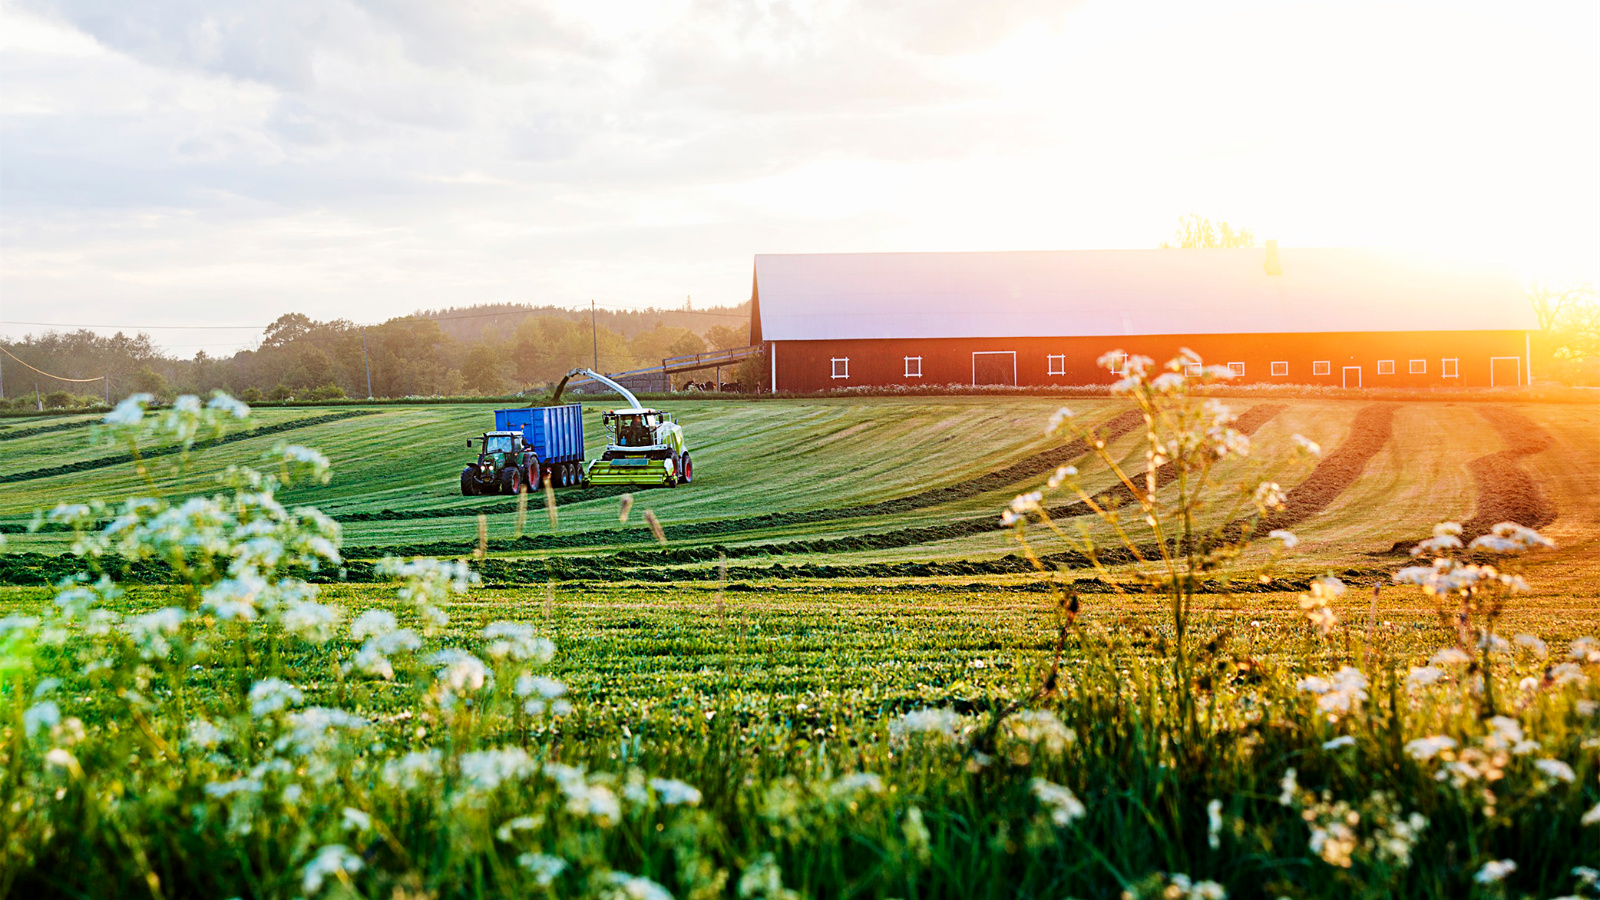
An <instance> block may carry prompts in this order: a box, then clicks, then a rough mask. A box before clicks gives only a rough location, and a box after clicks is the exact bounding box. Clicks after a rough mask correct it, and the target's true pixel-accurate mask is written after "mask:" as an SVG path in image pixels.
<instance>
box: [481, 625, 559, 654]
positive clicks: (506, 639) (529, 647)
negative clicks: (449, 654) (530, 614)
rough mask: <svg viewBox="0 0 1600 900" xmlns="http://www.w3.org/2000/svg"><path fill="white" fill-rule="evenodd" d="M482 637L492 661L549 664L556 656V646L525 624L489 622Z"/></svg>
mask: <svg viewBox="0 0 1600 900" xmlns="http://www.w3.org/2000/svg"><path fill="white" fill-rule="evenodd" d="M483 637H484V639H485V640H487V641H489V646H488V647H487V648H486V649H487V652H488V654H489V656H490V658H492V659H508V658H509V659H514V660H517V661H519V662H522V661H527V660H533V661H535V662H549V661H550V660H551V659H552V658H554V657H555V655H556V645H555V644H553V643H551V641H550V639H549V638H546V637H540V636H539V635H538V634H536V633H535V632H534V630H533V626H532V625H529V624H528V623H526V622H490V623H489V624H488V625H487V626H485V627H484V629H483Z"/></svg>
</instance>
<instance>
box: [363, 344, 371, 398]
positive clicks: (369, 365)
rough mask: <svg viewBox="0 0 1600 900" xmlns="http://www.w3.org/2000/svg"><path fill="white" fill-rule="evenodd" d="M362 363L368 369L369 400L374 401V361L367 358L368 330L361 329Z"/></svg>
mask: <svg viewBox="0 0 1600 900" xmlns="http://www.w3.org/2000/svg"><path fill="white" fill-rule="evenodd" d="M361 362H362V363H364V364H365V365H366V367H367V399H368V400H371V399H372V360H371V359H369V358H367V330H366V329H365V328H363V329H361Z"/></svg>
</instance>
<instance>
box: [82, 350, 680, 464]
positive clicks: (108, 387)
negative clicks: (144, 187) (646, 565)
mask: <svg viewBox="0 0 1600 900" xmlns="http://www.w3.org/2000/svg"><path fill="white" fill-rule="evenodd" d="M100 380H101V381H104V382H105V383H106V405H107V406H110V405H111V373H110V372H107V373H106V374H104V375H102V376H100ZM690 474H694V473H692V472H691V473H690Z"/></svg>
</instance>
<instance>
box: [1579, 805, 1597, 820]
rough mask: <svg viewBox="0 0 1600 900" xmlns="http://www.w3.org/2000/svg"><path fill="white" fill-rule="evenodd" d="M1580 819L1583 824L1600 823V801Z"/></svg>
mask: <svg viewBox="0 0 1600 900" xmlns="http://www.w3.org/2000/svg"><path fill="white" fill-rule="evenodd" d="M1578 821H1579V823H1581V824H1583V825H1595V824H1600V803H1596V804H1595V805H1594V808H1593V809H1591V810H1589V811H1588V812H1586V813H1584V814H1583V818H1581V819H1579V820H1578Z"/></svg>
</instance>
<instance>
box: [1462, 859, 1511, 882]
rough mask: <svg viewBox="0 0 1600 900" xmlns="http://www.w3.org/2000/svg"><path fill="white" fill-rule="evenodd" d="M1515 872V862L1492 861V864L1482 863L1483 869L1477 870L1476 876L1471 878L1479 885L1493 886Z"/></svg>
mask: <svg viewBox="0 0 1600 900" xmlns="http://www.w3.org/2000/svg"><path fill="white" fill-rule="evenodd" d="M1516 870H1517V864H1516V861H1515V860H1510V859H1500V860H1494V861H1493V862H1487V863H1484V864H1483V868H1481V869H1479V870H1478V874H1476V875H1474V876H1472V880H1473V881H1476V882H1477V883H1479V884H1494V883H1496V882H1498V881H1501V880H1503V879H1504V878H1505V877H1506V876H1507V875H1510V874H1511V873H1512V872H1515V871H1516Z"/></svg>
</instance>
